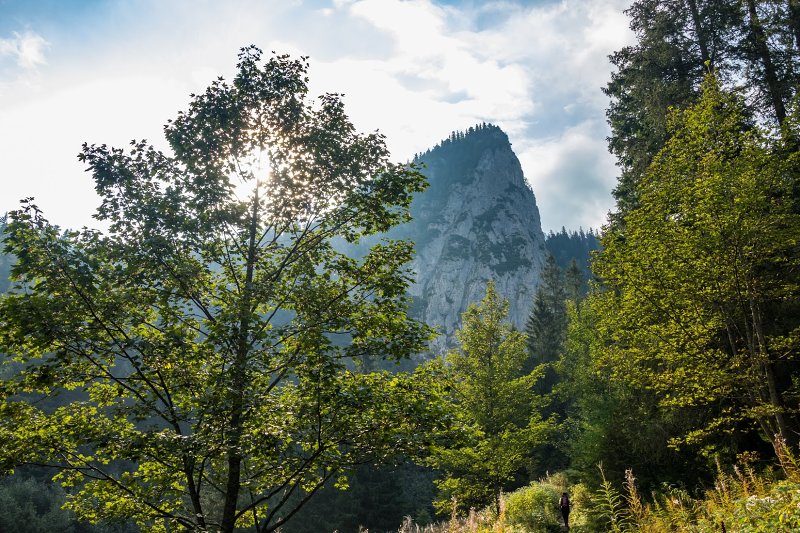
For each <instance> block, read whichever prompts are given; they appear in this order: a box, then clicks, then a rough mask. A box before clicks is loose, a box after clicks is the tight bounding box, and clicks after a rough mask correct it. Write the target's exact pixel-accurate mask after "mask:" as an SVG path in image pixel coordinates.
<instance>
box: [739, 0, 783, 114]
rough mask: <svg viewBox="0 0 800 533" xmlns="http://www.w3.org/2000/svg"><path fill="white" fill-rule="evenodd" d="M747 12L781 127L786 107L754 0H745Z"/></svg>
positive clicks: (768, 90) (771, 99) (770, 96)
mask: <svg viewBox="0 0 800 533" xmlns="http://www.w3.org/2000/svg"><path fill="white" fill-rule="evenodd" d="M747 11H748V14H749V15H750V31H751V32H752V35H753V42H754V44H755V46H756V53H757V54H758V56H759V58H760V60H761V64H762V66H763V67H764V78H765V80H764V81H766V83H767V92H768V93H769V98H770V101H771V103H772V108H773V110H774V111H775V118H777V119H778V124H780V125H783V122H784V120H786V106H785V104H784V102H783V94H782V91H781V89H780V83H779V82H778V76H777V74H776V72H775V65H774V64H773V63H772V56H771V54H770V52H769V46H768V45H767V36H766V33H765V32H764V27H763V26H762V25H761V21H760V20H759V18H758V12H757V11H756V3H755V0H747Z"/></svg>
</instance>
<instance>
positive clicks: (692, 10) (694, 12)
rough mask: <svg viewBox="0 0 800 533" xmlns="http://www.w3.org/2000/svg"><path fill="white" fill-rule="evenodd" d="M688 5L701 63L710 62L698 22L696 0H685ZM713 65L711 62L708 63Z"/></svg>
mask: <svg viewBox="0 0 800 533" xmlns="http://www.w3.org/2000/svg"><path fill="white" fill-rule="evenodd" d="M686 3H687V4H688V6H689V12H690V13H691V15H692V24H693V25H694V33H695V35H697V44H698V46H699V47H700V56H701V58H702V60H703V64H705V63H707V62H711V55H710V54H709V52H708V43H707V41H706V33H705V30H703V26H702V24H701V22H700V11H699V10H698V9H697V0H686ZM710 66H711V67H713V64H712V65H710Z"/></svg>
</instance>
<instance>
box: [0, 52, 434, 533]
mask: <svg viewBox="0 0 800 533" xmlns="http://www.w3.org/2000/svg"><path fill="white" fill-rule="evenodd" d="M306 72H307V64H306V63H305V60H292V59H290V58H289V57H287V56H279V55H275V56H273V57H271V58H270V59H268V60H266V61H262V57H261V52H260V51H259V50H258V49H256V48H254V47H250V48H246V49H244V50H243V51H242V52H241V54H240V58H239V64H238V72H237V74H236V76H235V78H234V80H233V81H232V82H231V83H228V82H226V81H224V80H222V79H219V80H217V81H215V82H214V83H213V84H212V85H211V86H210V87H209V88H208V89H207V90H206V91H205V92H204V93H203V94H200V95H196V96H194V97H193V99H192V102H191V104H190V106H189V109H188V110H187V111H185V112H182V113H180V114H179V115H178V117H177V118H176V119H175V120H174V121H172V122H170V123H169V124H168V125H167V126H166V128H165V133H166V137H167V140H168V141H169V143H170V146H171V149H172V152H173V155H167V154H164V153H162V152H160V151H157V150H155V149H154V148H152V147H150V146H148V145H147V144H146V143H145V142H143V141H142V142H133V143H132V145H131V148H130V150H128V151H127V152H126V151H125V150H122V149H118V148H109V147H107V146H105V145H102V146H95V145H91V146H89V145H84V148H83V151H82V153H81V155H80V159H81V160H82V161H84V162H85V163H86V164H87V165H88V167H89V170H91V172H92V174H93V177H94V179H95V183H96V190H97V192H98V194H99V195H100V197H101V200H102V203H101V205H100V207H99V208H98V210H97V213H96V215H95V216H96V218H98V220H100V221H101V222H103V225H104V227H107V228H108V229H107V230H105V231H96V230H90V229H84V230H82V231H67V232H61V231H60V230H58V229H57V228H56V227H54V226H52V225H50V224H49V223H48V222H47V220H46V219H45V218H44V216H43V214H42V213H41V212H40V211H39V210H38V209H37V208H36V207H35V205H34V204H33V203H31V202H30V201H26V202H24V203H23V206H22V208H21V209H20V210H18V211H15V212H13V213H11V214H10V221H9V225H8V230H7V231H8V236H7V239H6V248H7V252H10V253H13V254H14V255H15V256H16V257H17V259H18V261H17V263H16V264H15V265H14V267H13V271H12V275H13V278H14V281H15V287H14V288H13V289H12V292H11V293H10V294H9V295H7V296H5V297H4V298H3V299H2V300H0V323H1V324H2V326H3V327H2V328H0V350H2V351H3V352H5V353H8V354H11V357H9V358H6V359H7V362H9V363H10V364H13V368H14V369H21V370H20V371H19V372H16V373H14V374H13V375H12V376H11V377H9V378H8V379H5V380H4V382H3V383H2V388H0V392H2V399H3V402H2V404H0V443H2V445H1V446H0V450H2V465H3V466H4V467H6V468H9V467H11V466H13V465H14V464H19V463H38V464H46V465H48V466H51V467H53V468H55V469H57V471H58V472H59V473H58V475H57V477H56V479H57V480H58V481H59V482H60V483H61V484H62V485H63V486H65V487H67V488H68V489H69V491H70V495H69V497H68V500H67V507H68V508H69V509H71V510H72V511H74V512H75V513H76V514H77V515H78V517H80V518H81V519H83V520H88V521H91V522H98V521H103V520H110V519H127V518H130V519H134V520H135V521H136V522H137V523H138V524H139V525H140V526H141V527H142V528H143V529H145V530H150V531H165V530H167V529H173V528H176V527H178V528H181V529H185V530H207V529H214V530H219V531H223V532H231V531H233V530H234V529H239V528H244V527H252V528H253V529H255V530H256V531H258V532H266V531H274V530H276V529H277V528H279V527H280V526H281V525H282V524H283V523H284V522H286V521H287V520H289V519H290V518H291V517H292V516H293V515H294V513H295V512H296V511H297V509H298V508H299V507H300V506H302V505H303V503H305V501H307V500H308V499H309V498H310V497H311V496H313V495H314V493H315V492H316V491H317V490H318V489H319V488H320V487H322V486H323V485H324V484H325V483H327V482H328V481H331V480H333V481H335V482H336V483H337V484H338V485H339V486H344V485H346V477H344V476H345V474H346V472H347V470H348V469H350V468H352V467H353V466H355V465H357V464H362V463H366V462H372V463H382V462H385V461H389V460H391V459H392V458H393V457H395V456H396V455H398V454H411V455H414V454H418V453H420V452H421V451H422V450H424V448H425V446H426V445H427V443H428V441H429V439H430V438H431V437H432V435H433V434H435V432H436V430H437V428H438V427H440V426H441V425H442V424H447V423H448V416H447V414H446V412H444V411H443V410H442V409H441V407H440V403H439V402H438V401H437V399H438V398H439V397H440V396H441V395H442V394H443V392H444V391H443V388H442V387H443V385H442V380H441V379H440V376H438V375H437V374H436V372H435V371H434V370H432V369H430V368H427V369H421V370H420V371H419V372H416V373H414V374H391V373H389V372H375V373H367V372H360V371H358V369H357V367H356V366H355V365H354V363H353V361H357V360H360V359H361V358H363V357H366V356H384V357H388V358H390V359H395V360H398V359H402V358H404V357H407V356H408V355H410V354H412V353H415V352H416V351H418V350H421V349H422V348H423V347H424V346H425V342H426V340H427V338H428V336H429V334H430V332H429V330H428V329H427V328H425V327H424V326H422V325H420V324H418V323H415V322H413V321H410V320H409V319H408V318H407V317H406V315H405V309H406V306H407V300H406V297H405V293H406V288H407V285H408V283H409V281H410V272H409V271H408V270H407V269H406V268H405V267H404V264H405V263H406V262H407V261H408V260H409V258H410V254H411V248H412V246H411V244H410V243H407V242H402V241H384V242H381V243H379V244H377V245H375V246H374V247H372V249H371V250H370V251H369V252H367V253H366V254H365V255H364V256H363V257H361V258H360V259H353V258H349V257H346V256H344V255H342V254H340V253H337V252H336V251H335V250H334V249H333V247H332V246H331V239H333V238H334V237H340V238H343V239H345V240H347V241H351V242H357V241H358V240H359V239H360V238H361V237H362V236H366V235H369V234H372V233H376V232H384V231H386V230H387V229H388V228H390V227H391V226H393V225H395V224H397V223H400V222H403V221H406V220H407V219H408V206H409V203H410V201H411V198H412V195H413V194H414V193H415V192H418V191H421V190H422V189H423V186H424V179H423V177H422V176H421V175H420V174H419V173H418V172H417V171H416V170H415V169H414V168H413V167H409V166H406V165H395V164H392V163H390V162H389V161H388V151H387V149H386V147H385V143H384V139H383V137H382V136H381V135H380V134H378V133H373V134H368V135H362V134H359V133H357V132H356V131H355V129H354V127H353V126H352V124H351V123H350V122H349V120H348V118H347V116H346V114H345V113H344V109H343V105H342V102H341V100H340V98H339V97H338V96H337V95H335V94H327V95H324V96H322V97H321V98H320V99H319V105H318V106H312V105H311V103H310V102H309V101H308V98H307V85H306V83H307V77H306ZM237 182H238V183H241V184H242V186H244V187H248V188H249V189H250V190H251V191H252V192H251V193H250V194H249V195H248V196H247V198H240V197H239V196H238V195H237V192H236V191H237V189H236V185H237ZM65 392H69V393H70V394H73V395H74V400H73V401H71V402H69V403H67V404H64V405H61V406H58V407H56V408H53V409H47V408H45V407H43V406H42V405H41V404H40V403H38V400H39V399H41V398H43V397H48V396H54V395H58V394H64V393H65ZM32 400H36V401H32Z"/></svg>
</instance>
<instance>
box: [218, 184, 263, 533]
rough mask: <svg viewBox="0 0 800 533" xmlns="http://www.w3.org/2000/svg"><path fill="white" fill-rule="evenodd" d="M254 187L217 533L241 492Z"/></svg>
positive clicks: (227, 531) (227, 529)
mask: <svg viewBox="0 0 800 533" xmlns="http://www.w3.org/2000/svg"><path fill="white" fill-rule="evenodd" d="M258 202H259V200H258V183H256V191H255V194H254V197H253V212H252V214H251V219H250V228H249V242H248V248H247V266H246V271H245V282H244V291H243V293H242V301H241V304H240V317H239V328H238V332H237V334H238V339H237V348H236V355H235V359H234V362H233V365H232V367H231V378H230V380H231V381H230V383H231V389H232V394H233V396H232V402H231V418H230V430H229V438H228V442H227V446H228V452H227V460H228V479H227V483H226V485H225V500H224V503H223V508H222V520H221V522H220V531H221V532H222V533H233V530H234V528H235V527H236V511H237V508H238V501H239V492H240V491H241V477H242V459H243V458H242V452H241V449H240V444H241V437H242V425H243V422H244V421H243V420H242V417H243V415H244V395H245V387H246V375H247V354H248V352H249V347H248V336H249V333H250V308H251V303H252V298H253V297H252V295H253V277H254V272H255V261H256V233H257V231H258Z"/></svg>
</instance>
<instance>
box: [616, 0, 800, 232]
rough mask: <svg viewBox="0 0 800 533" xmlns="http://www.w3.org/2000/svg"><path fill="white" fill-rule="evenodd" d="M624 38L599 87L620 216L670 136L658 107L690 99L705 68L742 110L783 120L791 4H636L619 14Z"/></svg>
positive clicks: (644, 0)
mask: <svg viewBox="0 0 800 533" xmlns="http://www.w3.org/2000/svg"><path fill="white" fill-rule="evenodd" d="M626 14H627V15H628V16H629V17H630V27H631V29H632V30H633V32H634V34H635V36H636V42H635V43H634V44H631V45H628V46H625V47H624V48H622V49H621V50H618V51H617V52H615V53H614V54H612V55H611V56H610V59H611V62H612V64H613V65H614V66H615V67H616V71H615V72H613V73H612V75H611V81H610V82H609V83H608V85H607V86H606V88H605V89H604V92H605V93H606V94H607V95H608V96H609V98H610V104H609V108H608V110H607V116H608V122H609V125H610V126H611V131H612V133H611V136H610V137H609V149H610V150H611V152H612V153H613V154H614V155H615V156H616V157H617V162H618V165H619V167H620V168H621V171H622V173H621V176H620V179H619V183H618V186H617V188H616V190H615V196H616V198H617V213H615V214H614V215H613V217H612V220H613V221H614V222H615V223H618V222H620V221H619V219H618V216H619V215H624V214H625V213H626V212H627V210H628V209H629V208H632V207H635V206H636V205H637V203H638V194H637V187H638V182H639V180H640V179H641V177H642V176H643V175H644V173H645V172H646V170H647V168H648V167H649V166H650V164H651V162H652V161H653V158H654V157H655V155H656V154H657V153H658V152H659V151H660V150H661V149H662V148H663V147H664V145H665V143H666V142H667V140H668V139H669V138H670V133H669V128H668V120H667V115H668V109H669V108H671V107H686V106H688V105H691V104H693V103H695V102H696V100H697V98H698V97H699V95H700V92H701V91H700V88H701V85H702V82H703V79H704V76H705V75H706V74H707V73H708V72H709V71H714V72H716V73H717V74H718V77H719V79H720V80H721V82H722V83H723V84H725V86H726V87H728V88H729V89H731V90H736V91H740V92H741V93H742V94H744V95H746V97H747V114H748V116H749V117H753V118H758V119H760V120H761V121H763V122H764V123H766V124H770V125H778V124H783V123H784V122H785V118H786V108H787V106H788V104H789V102H790V101H791V100H792V98H793V97H794V96H795V95H796V93H797V87H798V75H800V69H798V62H797V59H798V55H797V50H798V49H800V6H798V5H797V3H796V2H794V1H790V2H775V1H772V0H743V1H740V2H729V1H725V0H636V1H634V2H633V3H632V5H631V6H630V7H629V8H628V10H627V11H626Z"/></svg>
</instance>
